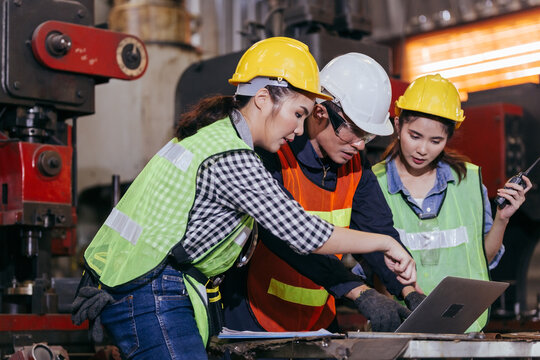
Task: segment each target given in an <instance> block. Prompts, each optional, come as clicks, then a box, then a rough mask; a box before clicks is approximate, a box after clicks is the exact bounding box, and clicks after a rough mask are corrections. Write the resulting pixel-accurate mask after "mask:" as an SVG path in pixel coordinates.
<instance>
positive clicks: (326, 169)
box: [321, 165, 330, 186]
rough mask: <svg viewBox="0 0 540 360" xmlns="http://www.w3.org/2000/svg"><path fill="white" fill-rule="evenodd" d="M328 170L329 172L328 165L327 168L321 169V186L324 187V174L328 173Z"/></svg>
mask: <svg viewBox="0 0 540 360" xmlns="http://www.w3.org/2000/svg"><path fill="white" fill-rule="evenodd" d="M328 170H330V165H328V166H324V165H323V168H322V171H323V175H322V184H321V185H322V186H324V180H326V174H327V173H328Z"/></svg>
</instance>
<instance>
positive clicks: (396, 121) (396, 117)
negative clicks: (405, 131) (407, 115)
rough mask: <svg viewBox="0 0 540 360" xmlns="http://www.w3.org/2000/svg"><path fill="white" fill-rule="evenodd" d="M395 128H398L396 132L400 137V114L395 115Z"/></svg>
mask: <svg viewBox="0 0 540 360" xmlns="http://www.w3.org/2000/svg"><path fill="white" fill-rule="evenodd" d="M394 128H395V129H396V134H397V135H398V137H399V116H394Z"/></svg>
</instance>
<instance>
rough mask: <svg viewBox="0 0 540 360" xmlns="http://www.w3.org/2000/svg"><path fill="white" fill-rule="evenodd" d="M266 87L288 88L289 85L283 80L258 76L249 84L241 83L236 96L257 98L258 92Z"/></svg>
mask: <svg viewBox="0 0 540 360" xmlns="http://www.w3.org/2000/svg"><path fill="white" fill-rule="evenodd" d="M266 85H271V86H280V87H288V86H289V83H288V82H287V81H285V80H283V79H279V78H278V79H276V78H268V77H264V76H257V77H256V78H253V79H251V81H250V82H248V83H240V84H238V86H237V87H236V93H235V95H244V96H255V94H256V93H257V91H259V90H260V89H262V88H263V87H265V86H266Z"/></svg>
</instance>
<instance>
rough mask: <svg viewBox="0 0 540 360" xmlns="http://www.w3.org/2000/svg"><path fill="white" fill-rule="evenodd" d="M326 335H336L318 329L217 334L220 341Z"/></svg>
mask: <svg viewBox="0 0 540 360" xmlns="http://www.w3.org/2000/svg"><path fill="white" fill-rule="evenodd" d="M326 335H338V334H333V333H331V332H330V331H328V330H325V329H320V330H317V331H285V332H281V331H280V332H266V331H240V330H231V329H228V328H226V327H224V328H223V329H222V330H221V333H219V335H218V338H220V339H269V338H270V339H278V338H279V339H281V338H295V337H309V336H326Z"/></svg>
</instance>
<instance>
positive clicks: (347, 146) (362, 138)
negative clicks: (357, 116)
mask: <svg viewBox="0 0 540 360" xmlns="http://www.w3.org/2000/svg"><path fill="white" fill-rule="evenodd" d="M317 106H321V107H322V110H324V111H321V112H320V113H321V116H323V117H325V118H326V124H327V126H326V128H324V130H322V131H320V132H319V133H318V134H317V136H316V137H315V140H316V141H317V143H318V145H319V149H320V151H321V154H319V156H321V155H322V156H323V157H325V156H327V157H329V158H330V159H331V160H332V161H333V162H335V163H336V164H340V165H342V164H345V163H346V162H347V161H349V160H351V159H352V157H353V156H354V155H355V154H356V153H357V152H359V151H361V150H364V149H365V147H366V141H369V140H371V139H372V138H373V137H372V136H368V135H369V134H366V133H365V132H364V131H362V130H361V129H360V128H358V127H357V126H355V125H354V124H353V123H352V121H350V119H348V118H347V116H346V115H345V114H344V113H343V111H342V110H341V109H339V110H338V111H334V110H333V109H332V108H330V109H328V108H327V107H325V106H323V105H320V104H319V105H317ZM337 109H338V108H337V107H336V110H337ZM336 115H337V116H336ZM331 117H333V119H331Z"/></svg>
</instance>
